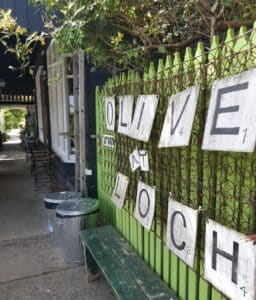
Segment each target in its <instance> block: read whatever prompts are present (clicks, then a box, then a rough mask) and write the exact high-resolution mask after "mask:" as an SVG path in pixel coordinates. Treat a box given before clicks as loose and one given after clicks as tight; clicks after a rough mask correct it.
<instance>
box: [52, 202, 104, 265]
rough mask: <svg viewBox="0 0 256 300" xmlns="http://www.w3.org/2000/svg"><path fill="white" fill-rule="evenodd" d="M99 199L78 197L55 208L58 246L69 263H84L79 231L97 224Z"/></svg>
mask: <svg viewBox="0 0 256 300" xmlns="http://www.w3.org/2000/svg"><path fill="white" fill-rule="evenodd" d="M98 211H99V201H98V200H97V199H93V198H80V199H79V200H70V201H65V202H62V203H60V204H59V205H58V206H57V208H56V217H57V224H58V234H59V241H60V247H61V249H62V251H63V254H64V257H65V260H66V262H67V263H68V264H70V265H79V264H83V263H84V255H83V247H82V243H81V240H80V234H79V233H80V231H82V230H84V229H87V228H93V227H96V226H97V219H98Z"/></svg>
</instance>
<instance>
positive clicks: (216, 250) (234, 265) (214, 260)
mask: <svg viewBox="0 0 256 300" xmlns="http://www.w3.org/2000/svg"><path fill="white" fill-rule="evenodd" d="M217 238H218V237H217V232H216V231H214V230H213V246H212V268H213V269H214V270H217V254H219V255H221V256H223V257H225V258H226V259H228V260H230V261H231V262H232V275H231V280H232V282H234V283H235V284H237V268H238V254H239V244H238V243H237V242H233V255H231V254H229V253H227V252H225V251H223V250H221V249H219V248H218V247H217Z"/></svg>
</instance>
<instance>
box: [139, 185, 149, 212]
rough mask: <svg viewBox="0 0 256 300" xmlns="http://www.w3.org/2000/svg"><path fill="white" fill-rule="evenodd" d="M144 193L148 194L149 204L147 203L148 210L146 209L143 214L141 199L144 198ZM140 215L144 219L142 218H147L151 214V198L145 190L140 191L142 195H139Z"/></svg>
mask: <svg viewBox="0 0 256 300" xmlns="http://www.w3.org/2000/svg"><path fill="white" fill-rule="evenodd" d="M143 193H145V194H146V196H147V200H148V203H147V209H146V211H145V212H144V213H143V212H142V211H141V207H140V206H141V197H142V194H143ZM138 205H139V214H140V216H141V217H142V218H145V217H146V216H147V214H148V212H149V208H150V197H149V194H148V192H147V190H145V189H142V190H141V191H140V194H139V204H138Z"/></svg>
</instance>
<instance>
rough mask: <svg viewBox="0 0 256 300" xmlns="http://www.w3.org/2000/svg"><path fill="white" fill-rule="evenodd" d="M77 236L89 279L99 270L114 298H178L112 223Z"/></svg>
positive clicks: (94, 276) (97, 276) (98, 275)
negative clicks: (79, 236)
mask: <svg viewBox="0 0 256 300" xmlns="http://www.w3.org/2000/svg"><path fill="white" fill-rule="evenodd" d="M80 235H81V240H82V244H83V247H84V253H85V260H86V276H87V279H88V280H89V281H90V280H94V279H97V278H99V277H100V271H101V272H102V273H103V275H104V276H105V278H106V280H107V281H108V283H109V284H110V286H111V287H112V289H113V290H114V293H115V294H116V296H117V299H129V300H131V299H132V300H136V299H138V300H142V299H166V300H167V299H168V300H177V299H178V297H177V296H176V295H175V293H174V292H173V291H171V290H170V289H169V288H168V287H167V286H166V285H165V284H164V282H163V281H162V280H161V279H160V278H159V277H158V276H157V275H156V274H155V273H154V272H153V271H152V270H151V269H150V268H149V267H148V266H147V264H146V263H145V262H144V261H143V260H142V259H141V258H140V257H139V256H138V255H137V253H136V252H135V251H134V250H133V249H132V247H131V246H130V245H129V244H128V243H127V242H126V240H125V239H124V238H123V237H122V236H121V235H120V234H119V233H118V232H117V231H116V230H115V229H114V228H113V227H112V226H110V225H107V226H103V227H98V228H93V229H87V230H84V231H82V232H81V233H80Z"/></svg>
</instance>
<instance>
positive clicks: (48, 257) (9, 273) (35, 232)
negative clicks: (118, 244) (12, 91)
mask: <svg viewBox="0 0 256 300" xmlns="http://www.w3.org/2000/svg"><path fill="white" fill-rule="evenodd" d="M29 171H30V170H29V164H28V163H27V162H26V160H25V155H24V153H23V152H22V149H21V147H20V146H19V145H15V144H11V143H10V144H4V146H3V150H2V151H0V221H1V226H0V300H14V299H15V300H16V299H17V300H41V299H42V300H48V299H49V300H51V299H56V300H57V299H58V300H59V299H61V300H72V299H75V300H79V299H81V300H82V299H86V300H87V299H88V300H89V299H92V300H93V299H96V300H101V299H105V300H108V299H109V300H111V299H114V296H113V294H112V291H111V289H110V287H109V286H108V285H107V283H106V281H105V280H104V279H101V280H98V281H95V282H93V283H87V282H86V280H85V269H84V266H78V267H69V266H68V265H67V264H66V263H65V261H64V259H63V256H62V253H61V251H60V249H58V248H56V247H53V246H52V245H51V244H50V242H49V239H48V234H47V218H46V212H45V208H44V205H43V203H42V199H38V198H37V197H36V196H35V194H34V192H33V178H31V176H30V172H29Z"/></svg>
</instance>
